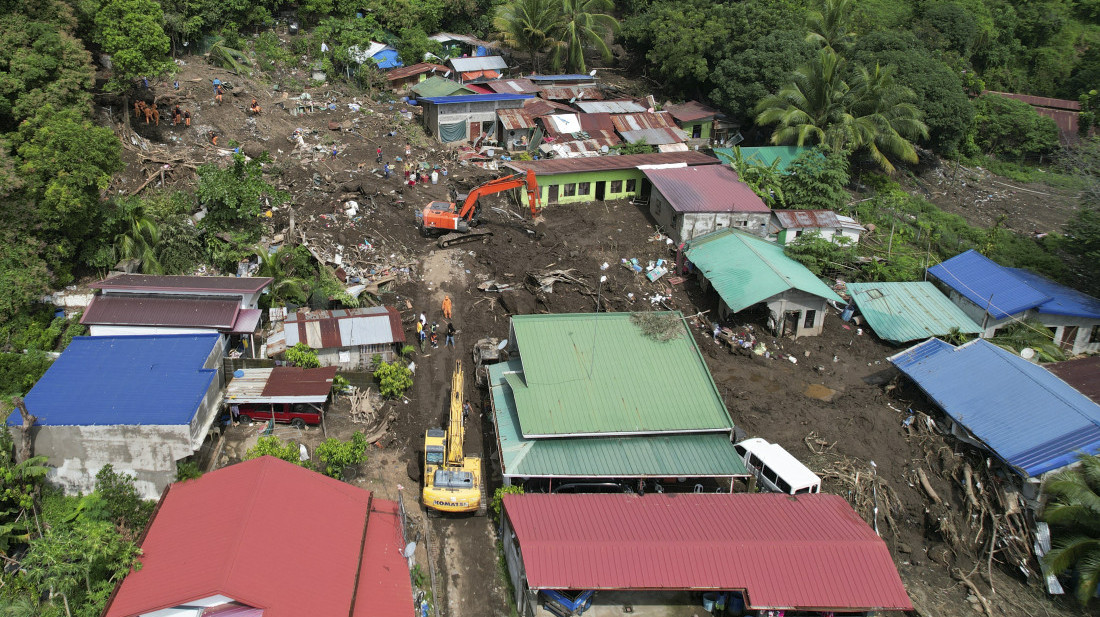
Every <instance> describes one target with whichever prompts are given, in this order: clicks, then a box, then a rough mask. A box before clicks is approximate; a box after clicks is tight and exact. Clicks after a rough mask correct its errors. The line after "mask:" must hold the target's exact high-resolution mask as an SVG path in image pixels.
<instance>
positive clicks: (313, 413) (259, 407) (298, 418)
mask: <svg viewBox="0 0 1100 617" xmlns="http://www.w3.org/2000/svg"><path fill="white" fill-rule="evenodd" d="M237 408H238V410H239V413H238V415H237V419H238V420H240V421H241V422H253V421H255V422H267V421H268V420H275V421H276V422H284V423H286V422H289V423H290V424H291V425H292V426H295V427H297V428H302V427H304V426H305V425H307V424H312V425H317V424H320V423H321V412H320V410H318V409H317V408H316V407H313V406H312V405H307V404H305V403H240V404H238V405H237Z"/></svg>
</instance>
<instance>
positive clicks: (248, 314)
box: [231, 309, 263, 334]
mask: <svg viewBox="0 0 1100 617" xmlns="http://www.w3.org/2000/svg"><path fill="white" fill-rule="evenodd" d="M262 315H263V311H262V310H261V309H241V310H240V311H239V312H238V313H237V321H235V322H233V329H232V330H231V332H232V333H234V334H251V333H253V332H255V331H256V326H258V325H260V317H261V316H262Z"/></svg>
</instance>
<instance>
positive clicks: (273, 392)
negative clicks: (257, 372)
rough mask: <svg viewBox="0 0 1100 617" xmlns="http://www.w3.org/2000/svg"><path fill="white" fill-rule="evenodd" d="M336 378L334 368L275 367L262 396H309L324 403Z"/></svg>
mask: <svg viewBox="0 0 1100 617" xmlns="http://www.w3.org/2000/svg"><path fill="white" fill-rule="evenodd" d="M335 377H336V367H335V366H323V367H321V368H298V367H294V366H276V367H275V368H273V369H272V370H271V376H270V377H269V378H268V380H267V383H266V384H264V389H263V391H262V394H263V396H309V397H314V398H316V399H320V402H324V401H325V399H327V398H328V394H329V392H330V391H331V390H332V380H333V379H334V378H335Z"/></svg>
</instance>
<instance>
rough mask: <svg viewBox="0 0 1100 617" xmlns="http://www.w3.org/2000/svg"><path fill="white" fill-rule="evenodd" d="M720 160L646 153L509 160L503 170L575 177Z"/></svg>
mask: <svg viewBox="0 0 1100 617" xmlns="http://www.w3.org/2000/svg"><path fill="white" fill-rule="evenodd" d="M719 162H720V161H719V160H718V159H716V158H714V157H711V156H707V155H706V154H703V153H702V152H697V151H694V150H692V151H689V152H651V153H649V154H626V155H621V156H593V157H586V158H579V159H549V160H541V161H511V162H509V163H507V164H506V167H508V168H510V169H515V170H517V171H527V170H528V169H533V170H534V171H535V174H536V175H542V176H552V175H554V174H574V173H579V172H586V171H610V170H615V169H632V168H634V167H638V166H639V165H670V164H675V163H687V164H688V165H716V164H718V163H719Z"/></svg>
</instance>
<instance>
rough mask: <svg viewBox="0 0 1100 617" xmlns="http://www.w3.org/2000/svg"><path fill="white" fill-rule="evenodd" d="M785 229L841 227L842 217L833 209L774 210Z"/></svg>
mask: <svg viewBox="0 0 1100 617" xmlns="http://www.w3.org/2000/svg"><path fill="white" fill-rule="evenodd" d="M772 214H774V215H775V218H777V219H779V224H780V225H781V226H782V227H783V229H792V228H793V229H799V228H813V229H818V228H829V229H839V228H840V219H838V218H837V217H836V213H835V212H833V211H832V210H772Z"/></svg>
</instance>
